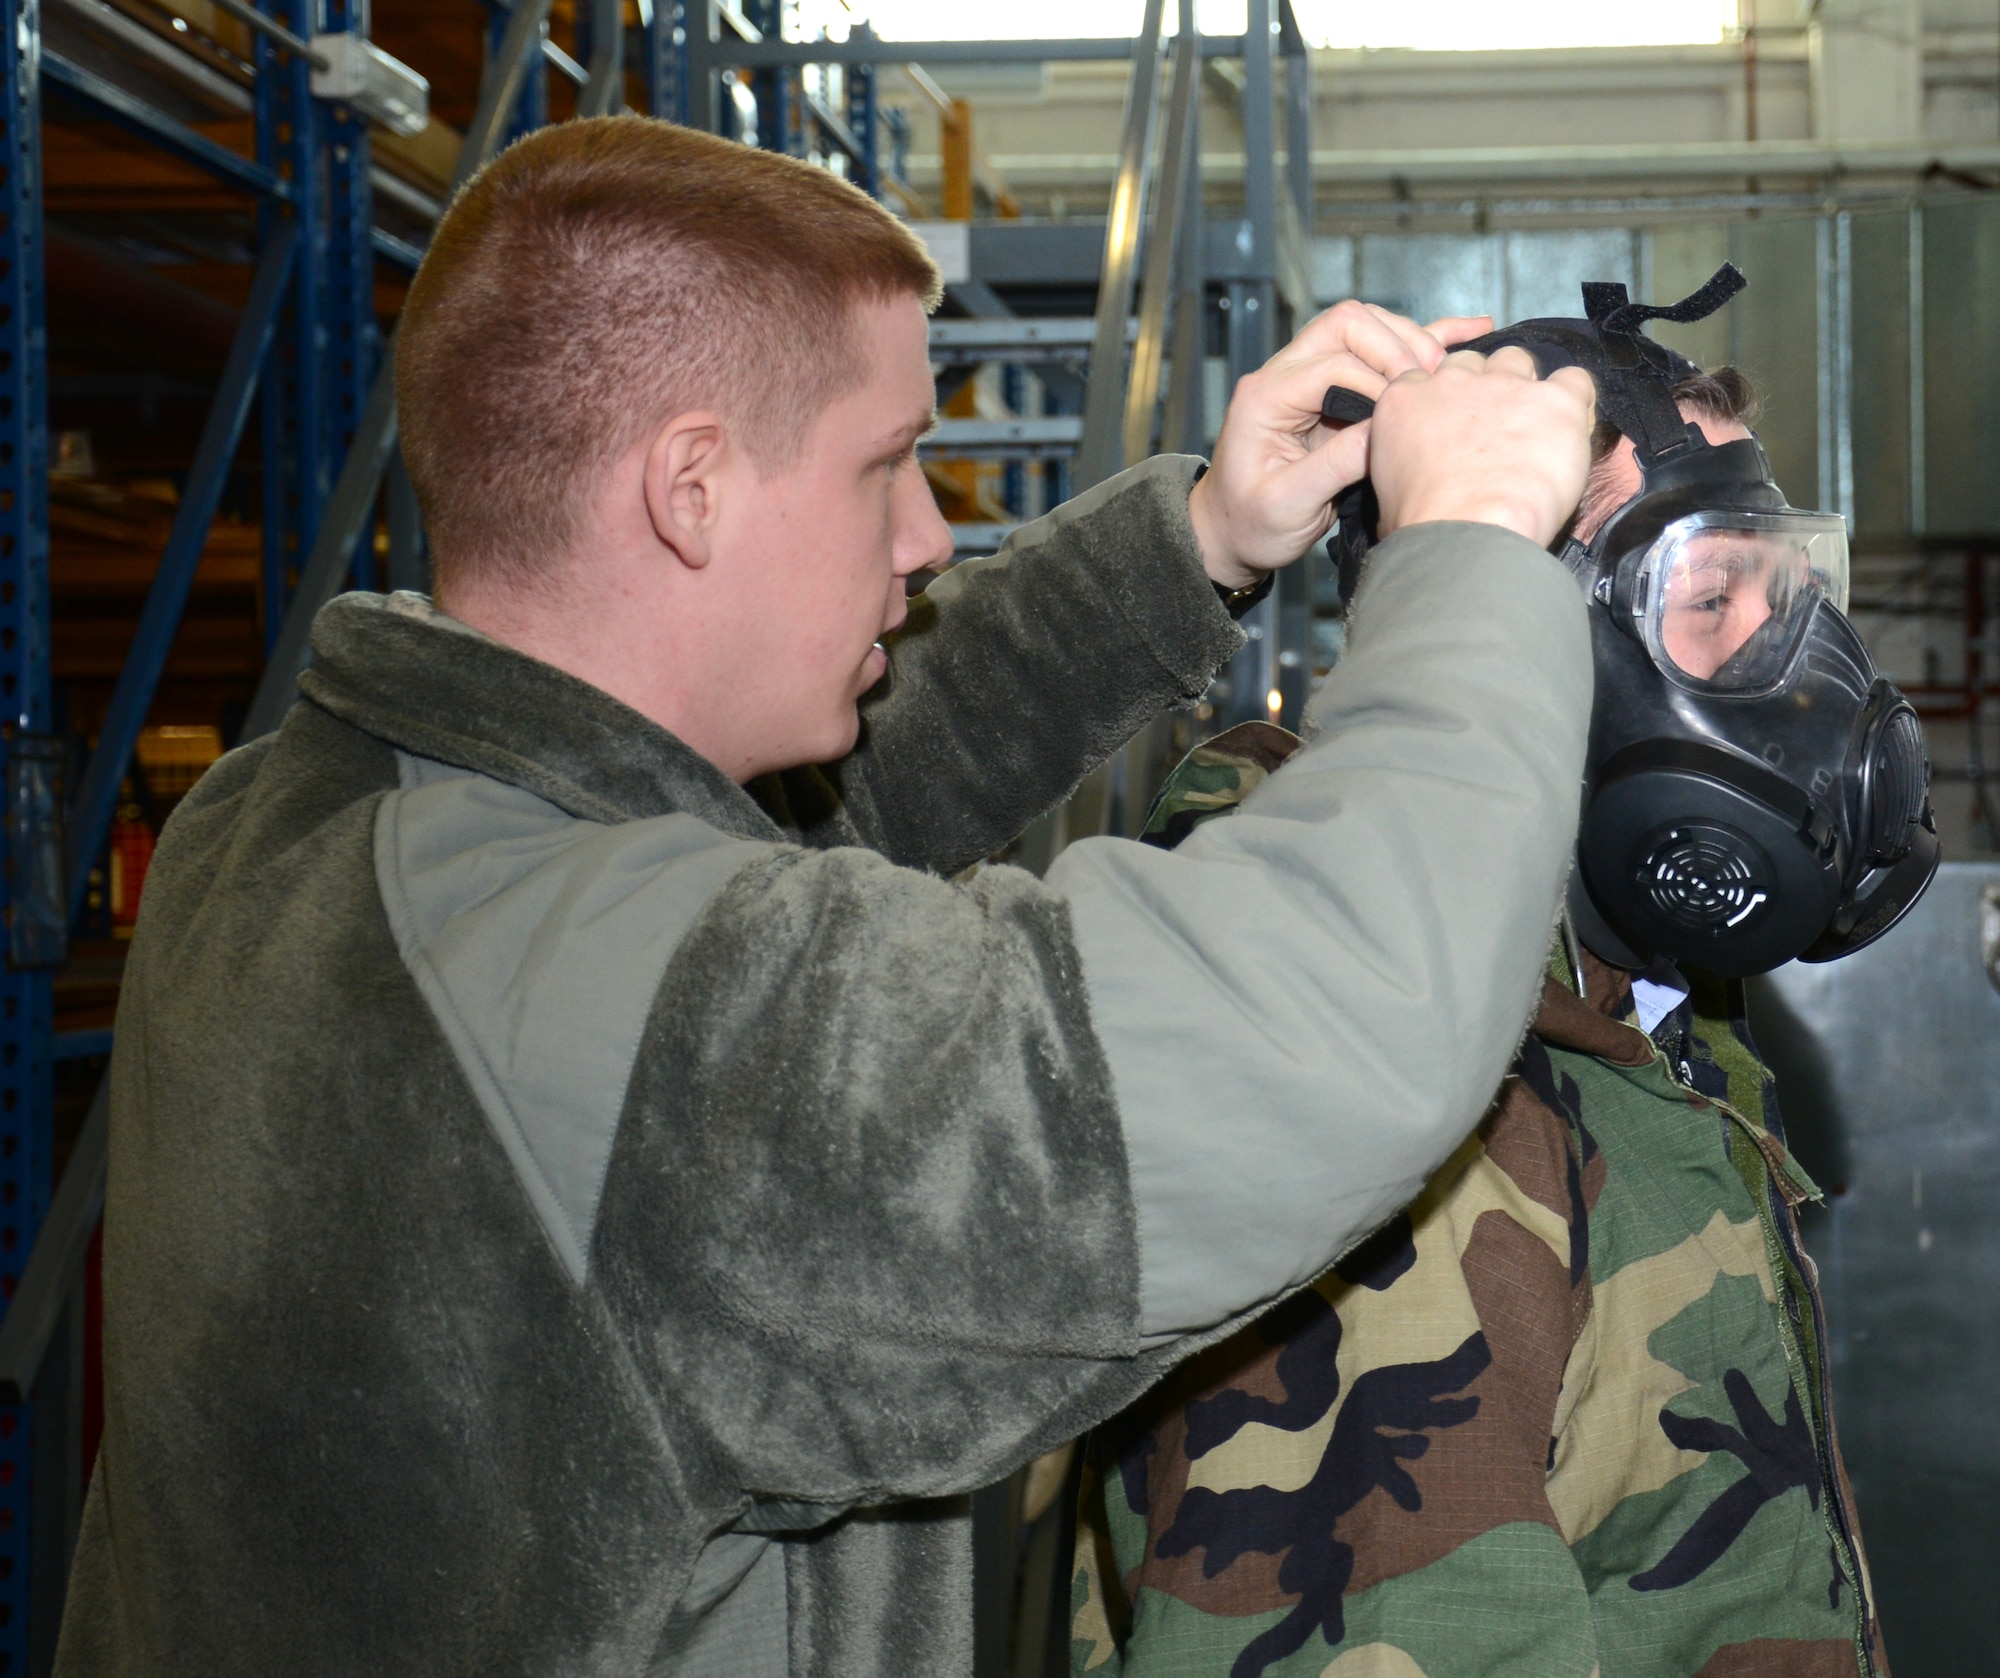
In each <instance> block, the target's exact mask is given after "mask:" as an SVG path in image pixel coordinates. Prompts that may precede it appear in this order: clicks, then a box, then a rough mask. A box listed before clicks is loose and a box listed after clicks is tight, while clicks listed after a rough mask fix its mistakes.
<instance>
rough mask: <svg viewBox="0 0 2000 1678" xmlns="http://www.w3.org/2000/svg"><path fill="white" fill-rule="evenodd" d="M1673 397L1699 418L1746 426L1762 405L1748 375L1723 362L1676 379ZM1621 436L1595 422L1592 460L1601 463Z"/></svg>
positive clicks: (1606, 424) (1607, 424) (1608, 424)
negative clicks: (1710, 368) (1708, 369)
mask: <svg viewBox="0 0 2000 1678" xmlns="http://www.w3.org/2000/svg"><path fill="white" fill-rule="evenodd" d="M1673 398H1674V402H1675V404H1676V405H1677V406H1679V407H1682V408H1692V409H1693V410H1694V411H1695V412H1696V413H1698V414H1699V415H1701V417H1702V418H1703V419H1710V420H1723V421H1728V420H1734V421H1736V423H1737V424H1739V425H1746V426H1747V425H1749V424H1750V423H1751V422H1752V421H1754V420H1755V419H1756V418H1757V415H1758V413H1759V411H1760V410H1761V409H1762V408H1763V405H1764V404H1763V400H1762V398H1760V397H1759V395H1758V394H1757V387H1756V386H1755V385H1754V384H1753V383H1751V381H1750V375H1749V374H1748V373H1746V372H1744V371H1743V369H1742V368H1740V367H1731V366H1729V365H1728V364H1726V363H1725V364H1724V365H1723V366H1721V367H1717V368H1714V369H1713V370H1710V371H1699V370H1698V371H1696V372H1694V373H1691V374H1690V375H1689V376H1688V377H1687V378H1685V379H1682V380H1680V381H1679V382H1678V383H1676V384H1675V385H1674V387H1673ZM1623 435H1624V433H1623V432H1621V431H1620V430H1619V429H1618V427H1617V426H1615V425H1613V424H1612V423H1611V422H1610V421H1609V420H1605V419H1601V420H1599V421H1598V422H1597V426H1596V429H1595V430H1593V431H1592V432H1591V434H1590V458H1591V459H1592V461H1599V460H1602V459H1603V458H1604V457H1605V456H1606V455H1608V454H1609V453H1610V452H1611V451H1612V450H1613V449H1615V448H1617V447H1618V439H1619V438H1620V437H1622V436H1623Z"/></svg>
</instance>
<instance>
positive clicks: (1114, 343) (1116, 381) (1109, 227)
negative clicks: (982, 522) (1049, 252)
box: [1076, 0, 1166, 490]
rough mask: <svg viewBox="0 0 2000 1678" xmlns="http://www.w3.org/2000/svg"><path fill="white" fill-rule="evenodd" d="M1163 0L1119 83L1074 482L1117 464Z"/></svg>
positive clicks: (1151, 11) (1151, 10)
mask: <svg viewBox="0 0 2000 1678" xmlns="http://www.w3.org/2000/svg"><path fill="white" fill-rule="evenodd" d="M1165 21H1166V5H1165V0H1146V18H1145V23H1144V25H1143V26H1142V27H1141V29H1140V31H1139V35H1138V37H1137V39H1136V40H1135V42H1134V44H1133V53H1132V79H1131V80H1130V81H1129V82H1128V83H1127V84H1126V88H1125V118H1124V123H1123V132H1122V134H1121V136H1120V140H1119V147H1118V178H1117V181H1116V182H1115V184H1114V185H1113V187H1112V190H1111V213H1110V215H1109V216H1108V217H1106V219H1105V223H1104V265H1103V268H1102V269H1101V270H1100V277H1099V279H1098V283H1097V316H1096V318H1097V330H1096V333H1095V335H1094V336H1093V339H1092V342H1091V352H1090V377H1089V380H1088V382H1087V383H1086V385H1085V387H1084V399H1083V442H1082V444H1081V445H1080V446H1079V448H1078V449H1077V458H1076V487H1077V488H1078V489H1080V490H1081V489H1088V488H1090V487H1091V485H1093V484H1097V483H1102V482H1103V481H1104V480H1105V479H1106V478H1108V477H1110V476H1111V475H1112V474H1113V473H1114V472H1116V471H1118V470H1119V468H1120V467H1122V466H1123V465H1124V464H1125V462H1124V459H1123V455H1124V440H1125V389H1126V362H1125V321H1126V317H1127V316H1129V315H1130V314H1131V313H1132V291H1133V285H1134V282H1135V281H1136V280H1137V279H1138V266H1139V264H1138V257H1139V235H1140V225H1141V222H1142V221H1143V219H1144V216H1145V209H1146V185H1147V180H1148V177H1149V176H1150V174H1151V172H1152V154H1153V124H1154V121H1155V119H1156V117H1157V116H1158V114H1159V106H1160V44H1161V40H1162V37H1163V34H1164V30H1163V25H1164V24H1165Z"/></svg>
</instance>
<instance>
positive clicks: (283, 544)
mask: <svg viewBox="0 0 2000 1678" xmlns="http://www.w3.org/2000/svg"><path fill="white" fill-rule="evenodd" d="M262 9H263V10H264V11H266V12H268V13H269V14H270V15H271V16H273V17H275V18H276V19H278V21H279V22H281V23H283V24H284V25H285V26H286V27H287V28H289V29H290V30H291V31H292V33H293V34H295V35H301V36H310V35H312V34H314V33H316V24H317V21H318V10H319V8H318V4H317V0H264V3H263V6H262ZM255 53H256V60H257V86H256V97H257V104H256V129H257V156H258V158H259V159H260V160H261V161H262V162H263V163H264V165H265V166H266V167H267V168H269V169H271V170H273V171H274V172H276V173H277V174H279V175H281V176H282V177H283V178H284V179H285V181H286V182H287V183H288V184H289V185H290V186H291V188H292V199H291V201H290V202H289V203H284V204H277V203H267V204H265V205H263V206H262V207H261V208H260V211H259V214H258V218H257V234H258V239H259V241H260V243H264V244H268V243H269V242H270V241H271V240H272V239H273V238H275V237H276V235H277V232H278V229H279V228H280V227H282V226H284V225H286V224H288V223H289V224H293V225H295V226H296V227H297V229H298V235H299V250H298V259H297V261H295V262H294V263H293V265H292V275H291V280H290V282H289V284H288V285H287V286H286V288H285V298H284V302H283V304H282V305H281V307H280V311H279V316H278V338H277V342H276V344H275V345H274V346H273V347H272V351H271V354H270V356H269V357H268V358H267V359H266V361H265V365H264V398H263V401H262V403H261V404H260V409H261V412H260V414H259V420H260V423H261V424H262V426H263V468H264V509H263V529H264V555H263V579H264V588H263V597H264V598H263V604H264V649H265V653H266V656H269V652H270V649H271V647H272V646H273V645H274V644H275V642H276V639H277V634H278V625H279V624H280V623H281V622H282V621H283V620H284V613H285V604H286V602H287V601H288V600H290V598H291V594H292V589H293V587H294V585H295V584H296V583H297V581H298V572H299V568H300V567H301V566H302V565H304V564H305V560H306V555H307V554H308V553H310V552H311V551H312V545H313V542H314V540H315V538H316V537H317V536H318V535H319V521H320V513H321V511H322V509H323V508H324V507H325V506H326V498H327V496H328V495H329V494H330V493H331V492H332V488H333V472H334V466H335V458H334V457H333V456H332V455H331V454H330V452H329V448H328V436H327V434H328V432H329V430H330V429H331V427H330V425H329V423H328V414H329V408H330V394H331V393H330V390H329V379H328V373H329V368H328V362H329V359H330V357H329V354H328V347H327V338H328V325H329V322H328V319H327V315H328V295H327V294H328V291H329V289H330V284H331V277H330V275H329V272H328V270H329V267H330V265H331V264H330V253H329V250H328V225H327V223H328V203H327V199H328V191H329V186H330V184H331V183H330V181H329V174H330V171H329V169H328V166H327V165H328V157H327V146H326V143H325V130H326V127H327V120H328V119H327V117H326V114H325V112H324V109H323V107H322V106H321V104H320V102H319V101H318V100H317V99H315V98H314V97H313V96H312V66H311V65H309V64H308V63H307V62H306V61H305V59H304V58H302V57H300V56H299V55H298V54H296V53H291V52H287V51H286V50H285V49H284V48H282V47H280V46H278V45H276V44H275V43H274V42H273V41H272V40H271V39H270V38H269V37H268V36H265V35H262V34H260V35H259V36H258V37H257V41H256V47H255Z"/></svg>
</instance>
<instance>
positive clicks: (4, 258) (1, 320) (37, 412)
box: [0, 0, 63, 1673]
mask: <svg viewBox="0 0 2000 1678" xmlns="http://www.w3.org/2000/svg"><path fill="white" fill-rule="evenodd" d="M8 21H9V27H7V28H6V29H0V736H4V737H5V739H6V740H7V743H8V745H9V747H10V748H12V747H14V746H16V745H17V744H24V743H25V742H22V741H21V736H23V735H33V734H38V733H43V732H45V731H46V730H47V728H48V726H49V595H48V589H49V524H48V389H47V382H46V378H47V363H46V356H47V342H46V338H45V335H44V327H43V315H42V170H41V92H40V82H41V78H40V75H39V69H40V63H41V17H40V8H39V6H38V4H37V0H16V4H15V5H14V6H13V7H12V8H11V16H10V18H9V20H8ZM22 861H23V859H22V858H19V857H11V856H10V857H9V858H8V859H7V863H8V866H7V867H6V868H4V869H0V904H4V905H5V906H6V907H8V908H11V907H12V903H11V899H12V897H13V895H14V893H15V891H16V890H17V889H18V887H19V884H20V882H19V880H18V877H17V876H18V873H19V869H20V864H21V863H22ZM54 1040H55V1015H54V991H53V983H52V975H51V973H50V972H49V971H48V970H47V969H39V970H37V969H21V968H16V967H13V966H12V965H10V964H5V963H0V1295H4V1296H6V1297H7V1298H9V1299H11V1298H12V1296H13V1295H14V1293H15V1291H16V1289H17V1288H18V1287H19V1285H20V1281H21V1275H22V1270H23V1267H24V1266H25V1265H26V1263H27V1260H28V1255H29V1253H30V1251H32V1249H33V1247H34V1244H35V1237H36V1235H37V1233H38V1232H39V1229H40V1226H41V1223H42V1218H43V1215H44V1214H45V1212H46V1211H47V1209H48V1203H49V1192H50V1181H49V1179H50V1164H51V1161H50V1155H51V1143H52V1138H51V1126H52V1117H53V1111H54V1083H53V1078H52V1072H51V1049H52V1047H53V1044H54ZM34 1436H35V1417H34V1411H33V1408H32V1406H29V1405H23V1404H14V1405H5V1406H0V1665H4V1667H5V1669H6V1671H8V1672H10V1673H26V1672H27V1671H28V1670H29V1653H30V1647H31V1645H30V1642H29V1639H30V1637H31V1635H33V1628H32V1627H31V1624H30V1620H31V1615H30V1611H29V1610H30V1604H31V1601H32V1595H31V1587H32V1580H31V1578H30V1572H31V1566H30V1551H31V1545H32V1535H33V1531H34V1526H35V1522H34V1519H33V1504H32V1502H31V1499H32V1497H33V1494H34V1489H35V1488H34V1480H35V1473H34V1458H35V1452H34V1443H35V1440H34ZM48 1490H49V1491H50V1492H51V1493H52V1494H53V1495H55V1496H58V1497H60V1496H61V1495H62V1490H63V1488H62V1487H61V1486H59V1485H58V1486H52V1487H50V1488H48ZM42 1629H43V1635H42V1636H41V1637H40V1638H39V1639H38V1641H40V1642H42V1643H44V1644H46V1643H47V1642H48V1641H49V1640H48V1638H47V1636H46V1633H47V1631H48V1630H49V1629H50V1628H48V1627H44V1628H42Z"/></svg>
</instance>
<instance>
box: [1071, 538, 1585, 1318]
mask: <svg viewBox="0 0 2000 1678" xmlns="http://www.w3.org/2000/svg"><path fill="white" fill-rule="evenodd" d="M1355 620H1356V621H1355V627H1354V632H1353V639H1352V644H1351V646H1350V649H1349V652H1348V654H1347V656H1346V657H1345V658H1344V659H1343V660H1342V661H1341V663H1340V664H1339V665H1338V666H1337V667H1336V668H1335V670H1334V671H1333V673H1332V675H1331V676H1329V677H1328V679H1327V683H1326V686H1325V687H1324V688H1323V690H1322V691H1321V694H1320V697H1319V699H1318V701H1317V703H1316V707H1315V710H1316V721H1317V723H1318V726H1319V729H1320V734H1319V737H1318V739H1317V740H1316V741H1315V742H1314V743H1313V744H1312V745H1311V746H1310V747H1308V748H1307V749H1306V750H1304V751H1302V752H1300V753H1298V754H1297V755H1296V756H1295V757H1294V758H1293V759H1292V760H1291V761H1290V762H1289V763H1287V764H1286V765H1285V766H1284V767H1283V768H1281V769H1280V770H1279V771H1278V772H1277V773H1276V774H1274V775H1273V776H1271V777H1270V779H1269V780H1267V781H1266V782H1265V783H1264V784H1263V785H1262V786H1261V787H1259V788H1258V789H1257V791H1255V792H1254V793H1252V794H1251V796H1250V797H1249V799H1248V800H1247V801H1246V802H1245V803H1244V805H1243V807H1242V809H1241V810H1240V811H1238V812H1237V814H1235V815H1234V816H1232V817H1230V818H1229V819H1228V820H1227V821H1220V822H1211V823H1208V824H1207V825H1205V826H1203V827H1201V828H1199V829H1197V830H1196V831H1195V832H1194V833H1193V834H1192V835H1190V836H1189V838H1188V839H1187V840H1186V841H1185V842H1184V843H1183V844H1182V845H1181V846H1180V847H1179V848H1178V849H1176V850H1173V851H1161V850H1156V849H1154V848H1152V847H1150V846H1145V845H1139V844H1134V843H1129V842H1127V841H1123V840H1116V839H1089V840H1085V841H1082V842H1081V843H1079V844H1075V845H1072V846H1070V847H1069V849H1068V850H1066V851H1065V852H1064V853H1063V854H1062V855H1061V856H1060V857H1058V858H1057V860H1056V863H1055V865H1054V867H1052V868H1051V869H1050V871H1049V876H1048V879H1049V884H1050V885H1051V886H1053V887H1055V888H1056V889H1058V890H1060V891H1061V892H1062V893H1063V894H1064V895H1065V896H1066V897H1067V898H1068V899H1069V902H1070V908H1071V914H1072V916H1073V918H1074V924H1075V927H1076V938H1077V945H1078V948H1079V950H1080V952H1081V955H1082V959H1083V967H1084V973H1085V977H1086V980H1087V984H1088V989H1089V995H1090V1006H1091V1011H1092V1016H1093V1019H1094V1022H1095V1025H1096V1029H1097V1032H1098V1035H1099V1038H1100V1040H1101V1042H1102V1043H1103V1045H1104V1048H1105V1052H1106V1054H1107V1056H1108V1059H1109V1061H1110V1065H1111V1069H1112V1075H1113V1080H1114V1083H1115V1085H1116V1089H1117V1097H1118V1106H1119V1110H1120V1112H1121V1114H1122V1115H1123V1121H1124V1131H1125V1138H1126V1146H1127V1149H1128V1150H1129V1153H1130V1156H1131V1162H1132V1182H1133V1192H1134V1195H1135V1198H1136V1200H1137V1203H1138V1208H1139V1220H1140V1240H1141V1245H1142V1252H1143V1276H1144V1282H1143V1292H1144V1302H1145V1326H1146V1330H1147V1332H1148V1334H1149V1335H1152V1336H1165V1335H1173V1334H1185V1333H1193V1332H1199V1331H1201V1330H1203V1329H1206V1328H1208V1327H1210V1326H1211V1325H1213V1324H1216V1323H1219V1322H1221V1321H1222V1320H1224V1319H1225V1318H1226V1317H1228V1316H1230V1315H1231V1314H1233V1313H1235V1312H1237V1311H1240V1310H1241V1309H1242V1308H1243V1307H1244V1305H1245V1304H1246V1303H1247V1302H1250V1301H1254V1300H1257V1299H1269V1298H1274V1297H1276V1296H1277V1295H1279V1294H1281V1293H1283V1292H1285V1291H1286V1290H1287V1289H1289V1288H1292V1287H1295V1286H1297V1285H1298V1284H1300V1283H1302V1282H1305V1281H1308V1280H1310V1279H1311V1278H1312V1277H1313V1276H1315V1275H1317V1274H1319V1272H1320V1271H1322V1270H1323V1269H1324V1268H1325V1267H1326V1265H1327V1264H1328V1263H1329V1261H1331V1260H1332V1259H1333V1258H1334V1257H1335V1256H1336V1255H1338V1254H1339V1253H1340V1252H1342V1251H1343V1250H1344V1249H1345V1248H1346V1247H1347V1246H1349V1245H1350V1244H1351V1243H1352V1242H1354V1241H1355V1240H1356V1239H1358V1238H1359V1237H1361V1236H1363V1235H1365V1234H1366V1233H1367V1232H1368V1231H1369V1230H1371V1229H1373V1228H1375V1227H1376V1226H1378V1225H1379V1224H1381V1223H1382V1222H1383V1220H1384V1219H1386V1218H1387V1217H1388V1216H1389V1215H1390V1214H1391V1213H1392V1212H1394V1211H1395V1209H1396V1208H1397V1207H1398V1206H1400V1205H1403V1204H1404V1203H1406V1202H1407V1201H1408V1200H1409V1199H1410V1198H1411V1197H1412V1196H1413V1195H1414V1194H1415V1193H1416V1191H1417V1189H1418V1188H1419V1187H1420V1186H1421V1185H1422V1183H1423V1181H1424V1179H1425V1178H1426V1177H1427V1176H1428V1175H1429V1174H1430V1172H1431V1171H1432V1169H1434V1168H1435V1167H1436V1166H1437V1164H1438V1163H1439V1161H1441V1160H1442V1159H1443V1158H1444V1157H1445V1155H1446V1154H1448V1153H1449V1152H1450V1151H1451V1149H1452V1148H1453V1147H1454V1146H1455V1145H1456V1144H1457V1143H1458V1141H1459V1140H1460V1138H1461V1137H1463V1136H1464V1134H1465V1133H1466V1131H1467V1130H1468V1129H1470V1128H1471V1126H1472V1124H1473V1123H1474V1121H1475V1120H1477V1118H1478V1116H1479V1114H1480V1112H1481V1111H1482V1110H1483V1109H1484V1108H1485V1106H1486V1104H1487V1102H1488V1100H1489V1099H1490V1098H1491V1097H1492V1094H1493V1091H1494V1090H1495V1088H1497V1087H1498V1085H1499V1082H1500V1078H1501V1075H1502V1073H1503V1072H1504V1071H1505V1069H1506V1066H1507V1062H1508V1059H1509V1057H1510V1056H1511V1055H1512V1053H1513V1051H1514V1049H1515V1046H1516V1045H1517V1044H1518V1043H1519V1042H1520V1039H1521V1035H1522V1033H1523V1031H1524V1030H1525V1029H1526V1025H1527V1021H1528V1016H1529V1011H1530V1006H1531V1003H1532V1001H1533V999H1534V994H1535V989H1536V980H1537V977H1538V975H1539V973H1540V970H1541V966H1542V960H1543V956H1544V953H1545V952H1546V950H1547V948H1548V937H1549V928H1550V926H1551V925H1552V924H1553V922H1554V919H1555V914H1556V907H1557V901H1558V897H1559V895H1560V892H1561V889H1562V885H1563V882H1564V880H1565V878H1566V876H1567V873H1568V869H1569V862H1570V850H1571V844H1572V839H1573V836H1574V834H1575V831H1576V819H1577V807H1578V790H1579V785H1580V782H1581V777H1582V769H1583V755H1584V744H1585V738H1586V733H1587V730H1588V725H1589V720H1590V704H1591V660H1590V646H1589V634H1588V629H1587V626H1586V622H1585V616H1584V608H1583V602H1582V599H1581V597H1580V595H1579V593H1578V591H1577V588H1576V585H1575V583H1574V582H1573V581H1572V580H1571V579H1570V577H1569V576H1568V574H1567V573H1566V572H1565V571H1564V570H1563V569H1562V568H1561V567H1560V566H1558V565H1556V564H1555V563H1554V562H1553V561H1551V560H1550V558H1549V556H1548V555H1547V554H1546V553H1544V552H1543V551H1542V550H1541V549H1539V548H1537V547H1535V546H1534V545H1533V544H1532V543H1530V542H1527V541H1525V540H1523V539H1522V538H1520V537H1518V536H1514V535H1511V534H1509V533H1507V532H1505V531H1502V530H1499V529H1496V528H1495V527H1492V526H1489V525H1454V524H1433V525H1422V526H1417V527H1414V528H1412V529H1409V530H1407V531H1404V532H1401V533H1399V534H1398V535H1396V536H1394V537H1392V538H1391V539H1390V540H1389V541H1388V542H1385V543H1384V544H1383V545H1382V546H1381V548H1379V549H1378V550H1377V551H1376V554H1375V555H1374V557H1373V559H1372V561H1371V564H1370V568H1369V573H1368V576H1367V579H1366V581H1365V582H1364V584H1363V587H1362V589H1361V591H1360V594H1359V596H1358V598H1357V600H1356V603H1355Z"/></svg>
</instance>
